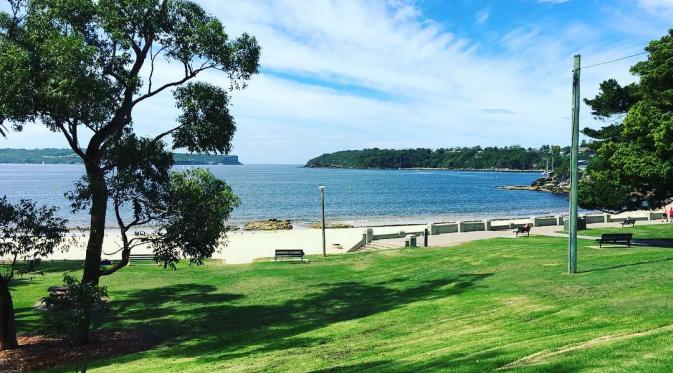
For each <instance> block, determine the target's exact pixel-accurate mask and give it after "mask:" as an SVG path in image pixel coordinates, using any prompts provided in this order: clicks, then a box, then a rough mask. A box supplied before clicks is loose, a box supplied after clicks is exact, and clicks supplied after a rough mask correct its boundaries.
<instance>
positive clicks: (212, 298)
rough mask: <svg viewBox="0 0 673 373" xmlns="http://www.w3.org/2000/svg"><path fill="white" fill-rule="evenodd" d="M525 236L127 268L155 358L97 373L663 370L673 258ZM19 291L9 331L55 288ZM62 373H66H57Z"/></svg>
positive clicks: (126, 283)
mask: <svg viewBox="0 0 673 373" xmlns="http://www.w3.org/2000/svg"><path fill="white" fill-rule="evenodd" d="M580 243H581V247H580V250H579V268H580V270H581V271H582V272H581V273H578V274H576V275H572V276H571V275H567V274H565V269H566V262H565V260H566V241H565V240H564V239H562V238H550V237H530V238H520V239H504V238H503V239H493V240H486V241H478V242H472V243H469V244H464V245H461V246H457V247H452V248H447V249H400V250H387V251H380V252H367V253H360V254H352V255H339V256H332V257H328V258H326V259H323V258H321V257H311V262H310V263H309V264H292V263H272V262H259V263H254V264H251V265H240V266H223V265H220V264H218V263H216V262H209V263H208V264H207V265H205V266H202V267H188V266H181V267H180V268H179V269H178V270H177V271H164V270H161V269H158V268H156V267H154V266H131V267H129V268H125V269H124V270H122V271H120V272H119V273H118V274H115V275H114V276H111V277H109V278H106V279H105V285H108V286H109V288H110V290H111V292H110V294H111V297H112V304H111V306H112V307H113V308H114V309H115V310H116V312H117V315H118V316H117V318H116V319H115V320H114V321H109V322H108V323H107V326H108V327H120V326H121V327H142V328H152V329H153V330H155V331H156V332H157V333H159V334H161V335H162V336H163V337H165V338H166V342H165V343H164V344H163V345H160V346H159V347H158V348H156V349H153V350H150V351H146V352H143V353H136V354H131V355H127V356H123V357H117V358H111V359H107V360H103V361H97V362H94V363H92V365H93V367H91V368H93V369H91V371H97V372H122V371H124V372H125V371H142V372H168V371H186V372H212V371H228V372H230V371H234V372H235V371H341V372H360V371H392V372H395V371H423V370H450V371H484V370H492V369H497V368H503V370H510V369H512V370H518V371H539V370H546V371H569V370H579V369H584V370H588V371H591V370H601V371H624V370H639V371H657V370H662V371H664V370H667V369H668V368H669V367H670V366H671V365H673V353H672V352H673V344H671V343H670V341H671V337H672V336H673V334H672V329H673V326H672V325H673V300H672V299H673V298H672V295H673V251H671V250H666V249H650V248H637V249H626V248H610V249H605V248H604V249H602V250H597V249H593V248H589V247H587V246H588V245H591V244H593V242H590V241H580ZM59 270H60V269H59V268H51V270H50V271H48V272H47V274H46V275H45V276H44V277H36V278H34V279H33V280H31V281H28V280H26V281H23V282H21V283H20V284H19V285H18V286H17V287H16V289H15V301H16V306H17V308H18V309H19V312H18V317H19V320H20V323H19V329H20V331H28V330H34V329H38V328H39V327H40V323H39V318H37V316H36V312H35V311H33V310H32V308H31V306H32V305H33V304H34V303H35V302H36V300H37V299H38V298H39V297H41V296H44V293H45V289H46V288H47V286H48V285H52V284H56V283H58V282H59V280H60V277H61V276H62V273H60V272H59ZM70 370H71V369H68V368H63V370H62V371H70Z"/></svg>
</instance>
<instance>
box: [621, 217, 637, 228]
mask: <svg viewBox="0 0 673 373" xmlns="http://www.w3.org/2000/svg"><path fill="white" fill-rule="evenodd" d="M625 225H631V226H632V227H635V226H636V219H633V218H626V219H624V221H622V228H624V226H625Z"/></svg>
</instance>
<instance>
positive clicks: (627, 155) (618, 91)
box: [580, 30, 673, 211]
mask: <svg viewBox="0 0 673 373" xmlns="http://www.w3.org/2000/svg"><path fill="white" fill-rule="evenodd" d="M645 51H647V52H648V54H649V55H648V58H647V60H646V61H642V62H638V63H636V64H635V65H633V66H632V67H631V73H632V74H634V75H635V76H637V77H638V78H639V81H638V82H637V83H632V84H629V85H626V86H621V85H620V84H619V83H618V82H617V81H616V80H614V79H609V80H606V81H604V82H602V83H601V84H600V92H599V94H598V95H597V96H596V97H595V98H593V99H588V100H585V102H586V103H587V104H588V105H589V106H591V108H592V113H593V114H594V115H595V116H596V117H598V118H601V119H603V120H605V121H606V122H608V124H607V125H606V126H605V127H603V128H601V129H599V130H593V129H590V128H587V129H584V133H585V134H586V135H588V136H590V137H592V138H594V139H595V140H596V141H595V142H593V143H592V144H591V146H592V147H594V148H595V149H596V151H597V156H596V157H595V158H594V160H593V161H592V162H591V163H590V164H589V167H588V169H587V173H586V175H585V177H584V178H583V180H582V181H581V183H580V204H581V205H582V206H583V207H585V208H590V209H601V210H605V211H626V210H631V209H638V208H658V207H660V206H662V205H664V204H666V203H667V202H668V201H669V200H670V198H671V197H672V196H673V30H670V31H669V32H668V35H665V36H663V37H662V38H661V39H659V40H654V41H652V42H650V43H649V45H648V46H647V47H646V48H645Z"/></svg>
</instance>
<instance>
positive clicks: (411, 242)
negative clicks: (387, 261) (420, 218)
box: [405, 234, 416, 247]
mask: <svg viewBox="0 0 673 373" xmlns="http://www.w3.org/2000/svg"><path fill="white" fill-rule="evenodd" d="M405 246H409V247H416V236H415V235H413V234H410V235H407V237H406V240H405Z"/></svg>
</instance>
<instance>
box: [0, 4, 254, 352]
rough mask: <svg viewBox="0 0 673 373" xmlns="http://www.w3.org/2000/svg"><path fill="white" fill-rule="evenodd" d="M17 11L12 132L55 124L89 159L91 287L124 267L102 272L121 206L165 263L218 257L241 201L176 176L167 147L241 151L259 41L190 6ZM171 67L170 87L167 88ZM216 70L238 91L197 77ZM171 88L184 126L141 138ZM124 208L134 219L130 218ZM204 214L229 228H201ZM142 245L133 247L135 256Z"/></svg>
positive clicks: (3, 100)
mask: <svg viewBox="0 0 673 373" xmlns="http://www.w3.org/2000/svg"><path fill="white" fill-rule="evenodd" d="M9 3H10V9H11V11H10V12H8V13H0V125H2V126H1V127H0V129H2V130H3V131H2V133H5V132H10V131H11V130H13V131H21V130H22V128H23V127H24V126H26V125H43V126H46V127H47V128H48V129H50V130H51V131H54V132H57V133H60V134H61V135H62V136H63V138H64V139H65V141H66V142H67V144H68V145H69V146H70V148H72V150H73V151H74V152H75V153H76V154H77V155H78V156H79V157H80V158H81V159H82V161H83V163H84V168H85V170H86V176H85V177H84V178H83V179H82V180H81V181H80V182H79V183H78V185H77V187H76V188H75V190H74V191H73V193H72V194H71V195H70V197H71V199H72V201H73V207H74V208H87V209H89V213H90V227H89V228H90V230H89V237H88V243H87V248H86V259H85V263H84V274H83V278H82V281H83V282H86V283H92V284H97V283H98V281H99V278H100V276H102V275H105V274H109V273H113V272H114V271H115V270H116V269H118V268H113V269H110V270H101V266H100V262H101V253H102V246H103V240H104V229H105V225H106V221H105V220H106V212H107V210H108V204H109V203H112V205H113V208H114V209H115V212H117V223H118V224H119V226H120V229H121V230H122V233H123V234H125V233H126V232H127V231H128V230H129V229H130V228H131V227H133V226H137V225H140V224H151V223H152V222H158V224H159V228H158V229H157V230H156V231H154V233H153V234H152V235H149V236H147V237H146V239H145V241H144V243H150V244H152V245H153V247H154V248H155V257H156V258H157V260H161V261H163V262H164V263H167V264H171V263H174V262H175V261H176V260H178V259H179V258H180V257H181V256H183V257H189V258H190V259H191V260H193V261H196V262H200V260H202V259H203V258H204V257H207V256H209V255H210V254H212V250H213V248H214V246H215V245H216V244H217V238H218V237H219V234H220V233H223V232H224V229H225V225H224V224H223V223H222V222H221V221H222V220H223V219H225V218H226V217H228V215H229V213H230V212H231V209H232V208H233V206H234V205H235V204H236V203H237V200H236V198H235V196H234V195H233V193H231V190H230V189H229V187H228V186H227V185H226V184H224V183H223V182H220V181H218V180H216V179H214V178H213V177H212V175H209V174H208V173H207V172H205V171H203V172H195V173H190V174H187V175H184V176H176V175H172V176H171V175H170V171H169V170H170V167H171V166H172V165H173V160H172V156H171V154H170V152H169V151H168V150H167V149H166V148H167V145H166V143H165V141H167V140H169V139H170V141H172V144H171V146H172V148H186V149H188V150H189V151H193V152H219V153H227V152H228V151H229V150H230V147H231V140H232V137H233V134H234V131H235V123H234V120H233V118H232V116H231V115H230V113H229V110H228V104H229V94H228V92H230V91H233V90H236V89H241V88H243V87H245V85H246V81H247V80H248V79H250V77H251V76H252V75H253V74H255V73H256V72H257V70H258V65H259V54H260V47H259V46H258V44H257V41H256V40H255V38H254V37H252V36H249V35H247V34H243V35H241V36H239V37H237V38H235V39H230V38H229V37H228V35H227V34H226V32H225V29H224V26H223V25H222V23H221V22H220V21H219V20H218V19H216V18H215V17H213V16H211V15H209V14H207V13H206V12H205V11H204V10H203V9H202V8H201V7H200V6H199V5H197V4H195V3H193V2H191V1H185V0H9ZM175 66H179V69H177V72H175V73H173V76H171V71H175V69H174V67H175ZM159 69H166V70H165V71H164V72H162V74H161V75H162V76H163V77H164V79H165V77H166V76H167V75H168V76H170V79H169V80H164V81H161V82H159V81H157V78H156V77H157V75H158V70H159ZM206 71H219V72H221V73H223V74H224V75H225V76H226V77H228V81H229V87H226V89H222V88H220V87H217V86H215V85H212V84H209V83H204V82H198V81H195V78H197V76H198V75H199V74H201V73H204V72H206ZM171 89H173V96H174V99H175V101H176V105H177V107H178V108H179V109H181V110H182V114H181V115H180V116H179V117H178V118H177V121H176V125H175V126H174V128H172V129H170V130H168V131H165V132H162V133H157V134H155V135H154V136H150V137H146V138H143V137H139V136H137V135H136V134H135V132H134V123H133V113H134V110H135V109H136V108H137V107H138V106H139V105H143V104H144V103H145V102H147V101H149V100H151V99H152V98H154V97H156V96H157V95H158V94H160V93H161V92H164V91H166V90H171ZM136 126H137V127H142V126H143V123H137V124H136ZM148 130H149V129H144V131H143V132H147V131H148ZM124 205H128V206H129V210H132V211H133V214H132V217H130V218H128V217H127V218H124V216H123V214H121V213H120V210H122V207H123V206H124ZM199 209H200V210H199ZM204 214H214V216H204ZM199 217H200V218H201V219H202V220H199V221H204V220H203V219H205V221H208V222H213V221H216V222H218V223H216V224H205V225H204V224H198V221H195V220H194V219H196V218H199ZM182 223H184V224H188V223H189V224H188V225H187V226H185V225H184V224H182ZM189 229H192V230H193V231H188V230H189ZM128 241H130V239H129V240H128ZM137 243H139V242H135V243H134V242H130V243H128V244H127V243H126V242H125V247H124V250H125V251H124V253H123V254H124V255H123V257H124V258H125V260H127V258H128V253H129V252H130V249H131V248H132V247H133V246H134V244H137ZM123 264H125V263H124V262H123ZM85 324H86V325H82V333H83V334H86V333H88V327H89V326H88V322H87V323H85ZM81 340H82V341H83V342H84V343H86V342H87V338H86V337H85V336H83V337H82V338H81Z"/></svg>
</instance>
